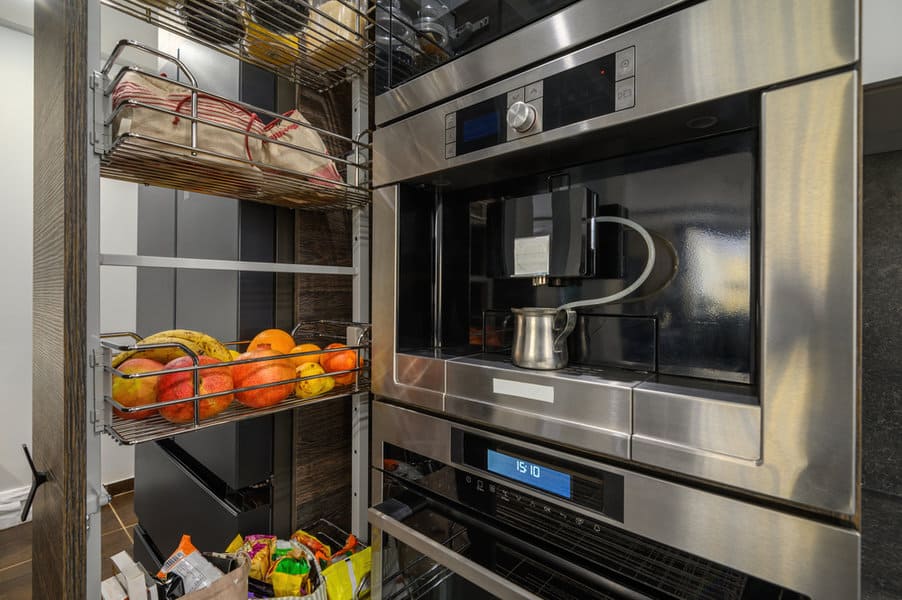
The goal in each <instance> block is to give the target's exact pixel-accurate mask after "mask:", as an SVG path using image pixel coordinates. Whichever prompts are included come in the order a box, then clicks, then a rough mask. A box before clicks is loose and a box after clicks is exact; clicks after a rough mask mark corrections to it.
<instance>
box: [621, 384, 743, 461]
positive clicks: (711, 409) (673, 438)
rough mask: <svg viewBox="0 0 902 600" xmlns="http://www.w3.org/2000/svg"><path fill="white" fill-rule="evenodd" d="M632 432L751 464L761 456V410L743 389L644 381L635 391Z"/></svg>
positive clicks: (729, 386)
mask: <svg viewBox="0 0 902 600" xmlns="http://www.w3.org/2000/svg"><path fill="white" fill-rule="evenodd" d="M710 388H713V389H710ZM633 433H634V435H635V436H638V437H640V438H644V439H650V440H659V441H662V442H667V443H670V444H677V445H683V446H689V447H691V448H694V449H698V450H703V451H707V452H711V453H714V454H723V455H726V456H730V457H733V458H739V459H744V460H748V461H752V462H753V463H754V462H757V461H758V459H760V458H761V407H760V406H759V405H758V398H757V396H755V395H754V394H753V393H752V390H751V389H750V388H747V387H745V386H738V385H727V384H723V385H720V386H717V387H713V386H706V387H700V386H698V385H692V384H691V383H688V382H686V381H680V382H676V381H673V382H671V383H661V382H658V381H648V382H645V383H640V384H639V385H638V386H636V388H635V389H634V390H633Z"/></svg>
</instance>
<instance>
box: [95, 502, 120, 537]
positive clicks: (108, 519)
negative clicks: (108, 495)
mask: <svg viewBox="0 0 902 600" xmlns="http://www.w3.org/2000/svg"><path fill="white" fill-rule="evenodd" d="M117 529H122V525H120V524H119V519H117V518H116V515H115V514H114V513H113V509H112V508H110V505H109V504H108V505H106V506H104V507H103V508H101V509H100V534H101V535H106V534H108V533H113V532H114V531H116V530H117Z"/></svg>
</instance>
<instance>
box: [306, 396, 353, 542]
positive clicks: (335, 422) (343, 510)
mask: <svg viewBox="0 0 902 600" xmlns="http://www.w3.org/2000/svg"><path fill="white" fill-rule="evenodd" d="M294 461H295V499H296V506H297V510H296V513H295V514H296V517H295V521H296V523H297V525H298V526H299V527H304V526H309V525H310V524H311V523H313V522H314V521H317V520H318V519H329V520H330V521H332V522H333V523H335V524H336V525H338V526H339V527H341V528H343V529H346V530H347V529H348V528H349V527H350V521H351V401H350V398H345V399H342V400H336V401H333V402H323V403H320V404H313V405H310V406H305V407H301V408H299V409H297V412H296V413H295V457H294Z"/></svg>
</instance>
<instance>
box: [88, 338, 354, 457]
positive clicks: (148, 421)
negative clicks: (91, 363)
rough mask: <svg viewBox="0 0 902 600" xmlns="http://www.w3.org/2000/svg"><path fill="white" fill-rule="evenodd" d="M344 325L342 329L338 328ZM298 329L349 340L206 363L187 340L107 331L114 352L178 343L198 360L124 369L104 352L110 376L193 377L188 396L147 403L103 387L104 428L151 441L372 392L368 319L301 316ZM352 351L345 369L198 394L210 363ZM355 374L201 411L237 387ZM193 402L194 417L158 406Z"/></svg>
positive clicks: (127, 438) (105, 342) (123, 440)
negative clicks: (256, 401)
mask: <svg viewBox="0 0 902 600" xmlns="http://www.w3.org/2000/svg"><path fill="white" fill-rule="evenodd" d="M340 330H341V333H339V331H340ZM293 331H294V332H299V333H298V335H297V336H296V337H295V340H296V341H297V343H307V342H311V341H319V342H325V341H326V340H328V343H342V344H345V343H346V342H347V344H346V345H345V346H343V347H340V348H333V349H325V348H323V349H322V350H316V351H311V352H304V353H296V354H280V355H278V356H266V357H257V358H249V359H242V360H235V361H230V362H217V363H213V364H206V365H202V364H199V359H198V356H197V355H196V354H195V353H194V352H193V351H192V350H191V349H190V348H188V347H187V346H185V345H182V344H179V343H176V342H171V343H170V342H167V343H162V344H148V345H144V346H140V345H138V344H137V343H135V344H119V343H115V342H113V341H111V340H112V339H115V338H122V337H131V338H133V339H135V340H136V341H140V340H141V338H140V336H138V335H136V334H134V333H131V332H118V333H107V334H101V338H102V339H101V345H102V347H103V348H104V349H106V350H109V351H111V352H125V351H129V350H136V349H138V350H142V349H143V350H150V349H154V348H162V347H175V348H179V349H180V350H181V351H182V352H183V353H184V354H185V355H186V356H189V357H190V358H191V359H192V362H193V363H194V364H193V365H192V366H186V367H181V368H175V369H167V370H163V371H149V372H145V373H132V374H129V373H124V372H122V371H121V370H119V369H117V368H115V367H113V366H112V364H111V358H112V353H111V352H105V353H104V355H105V357H106V358H105V361H104V364H103V370H104V373H105V375H106V376H107V377H109V378H110V381H111V380H112V378H113V377H121V378H122V379H143V378H147V377H159V376H161V375H167V374H174V373H191V374H192V378H193V390H194V393H193V395H191V396H190V397H187V398H180V399H176V400H170V401H166V402H156V403H153V404H147V405H137V406H123V405H122V404H120V403H118V402H116V401H115V400H113V398H112V396H111V392H110V390H111V384H110V385H107V386H105V387H104V389H105V391H104V393H103V402H104V410H103V413H104V415H103V420H104V430H105V431H106V432H107V433H108V434H109V435H110V436H111V437H112V438H113V439H115V440H116V441H117V442H119V443H120V444H123V445H132V444H138V443H142V442H149V441H152V440H158V439H162V438H167V437H171V436H174V435H178V434H181V433H187V432H190V431H196V430H198V429H203V428H206V427H212V426H214V425H221V424H223V423H230V422H234V421H240V420H243V419H249V418H254V417H258V416H261V415H266V414H271V413H276V412H281V411H283V410H289V409H292V408H295V407H298V406H306V405H308V404H316V403H319V402H326V401H329V400H334V399H336V398H343V397H346V396H348V395H350V394H356V393H360V392H368V391H369V388H370V373H369V370H370V359H369V351H370V346H369V325H368V324H365V323H348V322H339V321H311V322H302V323H299V324H298V325H297V326H296V327H295V328H294V330H293ZM248 343H249V342H246V341H243V342H230V343H228V344H226V345H234V346H239V347H240V346H244V345H247V344H248ZM346 351H353V352H354V353H355V354H356V355H357V357H358V360H357V366H356V367H354V368H352V369H347V370H343V371H334V372H330V373H323V374H316V375H310V376H305V377H295V378H292V379H286V380H282V381H275V382H270V383H262V384H257V385H251V386H243V387H235V388H233V389H230V390H223V391H219V392H213V393H208V394H199V393H198V387H199V384H200V373H201V372H202V371H204V370H207V369H222V368H223V367H229V368H230V367H231V366H234V365H242V364H250V363H263V362H272V361H283V360H286V359H289V358H295V359H297V358H301V357H304V356H312V355H324V354H334V353H339V352H346ZM351 374H353V375H354V377H353V380H352V381H351V382H350V383H345V384H340V383H338V382H336V383H335V386H334V388H333V389H331V390H330V391H328V392H325V393H323V394H321V395H315V396H312V397H309V398H301V397H298V396H296V395H295V394H291V395H290V396H289V397H288V398H286V399H285V400H283V401H281V402H279V403H278V404H275V405H272V406H266V407H260V408H252V407H248V406H245V405H243V404H241V403H239V402H238V401H237V400H233V401H232V402H231V404H230V405H229V406H228V408H226V409H225V410H224V411H222V412H220V413H218V414H216V415H214V416H211V417H208V418H203V417H201V412H200V408H201V405H200V402H201V401H203V400H209V399H212V398H217V397H221V396H226V395H230V394H235V393H238V392H252V391H256V390H261V389H265V388H270V387H277V386H284V385H286V384H292V385H296V384H297V383H299V382H303V381H313V380H316V379H321V378H324V377H334V378H337V377H341V376H343V375H351ZM189 404H190V405H191V408H192V412H193V420H192V421H189V422H186V423H176V422H172V421H169V420H167V419H165V418H164V417H163V416H162V415H161V414H160V413H159V410H160V409H161V408H164V407H167V406H175V405H181V406H185V405H189ZM113 409H116V410H118V411H121V413H124V414H126V415H135V416H136V417H137V416H138V415H147V416H146V417H142V418H136V417H133V418H123V417H121V416H119V415H117V414H115V413H114V412H113Z"/></svg>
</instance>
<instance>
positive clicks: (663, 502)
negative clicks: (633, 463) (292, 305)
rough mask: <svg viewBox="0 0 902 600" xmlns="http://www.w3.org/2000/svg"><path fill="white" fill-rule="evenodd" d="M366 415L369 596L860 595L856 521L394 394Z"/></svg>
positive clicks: (701, 597)
mask: <svg viewBox="0 0 902 600" xmlns="http://www.w3.org/2000/svg"><path fill="white" fill-rule="evenodd" d="M372 418H373V431H374V437H373V446H372V453H371V457H372V461H373V466H374V468H373V472H372V475H373V477H372V482H373V488H372V497H373V499H374V503H375V504H376V506H375V507H374V508H371V509H370V513H369V518H370V523H371V524H372V526H373V527H374V532H373V549H374V555H373V584H374V589H373V592H374V597H375V598H390V597H394V596H393V595H392V593H393V590H394V591H395V592H397V593H398V596H397V597H418V598H449V597H450V598H460V597H467V598H472V599H473V600H476V599H481V598H492V597H499V598H529V599H536V598H556V597H568V598H569V597H578V598H601V599H605V598H682V599H686V600H689V599H692V600H699V599H709V598H710V599H721V598H736V599H745V600H751V599H762V598H782V599H784V600H786V599H800V600H801V599H812V598H813V599H822V598H827V599H834V598H835V599H848V598H857V597H858V595H859V584H858V581H859V535H858V533H856V532H855V531H854V530H851V529H846V528H842V527H837V526H834V525H829V524H825V523H822V522H818V521H816V520H812V519H807V518H804V517H801V516H797V515H792V514H787V513H784V512H781V511H778V510H774V509H770V508H764V507H760V506H756V505H754V504H750V503H747V502H742V501H739V500H736V499H733V498H727V497H724V496H722V495H719V494H715V493H711V492H706V491H701V490H698V489H694V488H692V487H688V486H683V485H679V484H676V483H672V482H669V481H665V480H662V479H658V478H655V477H650V476H647V475H641V474H637V473H635V472H631V471H629V470H624V469H622V468H619V467H616V466H613V465H610V464H606V463H604V462H603V461H595V460H587V459H585V458H581V457H579V456H576V455H573V454H570V453H567V452H561V451H559V450H554V449H550V448H548V447H547V446H544V445H536V444H532V443H529V442H525V441H523V440H522V439H519V438H514V437H510V436H505V435H498V434H496V433H490V432H486V431H484V430H482V429H479V428H475V427H471V426H468V425H463V424H460V423H456V422H452V421H449V420H446V419H442V418H438V417H434V416H429V415H426V414H423V413H420V412H415V411H412V410H409V409H405V408H401V407H398V406H394V405H390V404H384V403H381V402H376V403H374V406H373V412H372ZM585 478H590V479H585ZM582 481H585V483H584V484H583V483H581V482H582ZM675 515H678V517H675ZM510 526H513V529H511V528H510ZM574 549H575V553H576V554H575V556H572V557H571V555H570V554H569V553H568V550H571V551H573V550H574ZM599 553H600V554H599ZM511 555H513V556H515V557H516V560H513V561H511V560H509V557H510V556H511ZM601 557H603V558H601ZM595 560H600V562H593V561H595ZM562 561H572V562H569V563H568V564H562ZM436 589H437V590H438V591H435V590H436ZM399 590H400V591H399ZM558 594H560V595H558Z"/></svg>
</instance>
